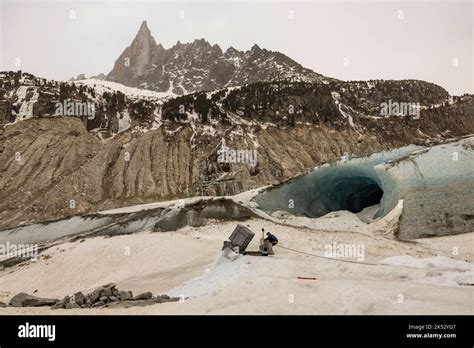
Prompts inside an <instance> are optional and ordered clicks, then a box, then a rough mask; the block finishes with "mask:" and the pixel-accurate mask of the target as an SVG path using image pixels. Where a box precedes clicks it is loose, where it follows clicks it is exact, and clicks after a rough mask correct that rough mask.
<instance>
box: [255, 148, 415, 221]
mask: <svg viewBox="0 0 474 348" xmlns="http://www.w3.org/2000/svg"><path fill="white" fill-rule="evenodd" d="M415 149H418V147H416V146H414V145H409V146H406V147H403V148H399V149H395V150H392V151H385V152H378V153H373V154H371V155H369V156H365V157H358V158H353V159H350V160H348V161H342V160H339V161H335V162H332V163H326V164H323V165H320V166H318V167H316V168H314V170H313V171H311V172H309V173H308V174H306V175H304V176H301V177H298V178H295V179H293V180H290V181H289V182H286V183H283V184H281V185H279V186H276V187H272V188H270V189H268V190H266V191H263V192H262V193H260V194H258V195H257V196H256V197H255V198H254V201H255V202H256V203H258V206H259V209H261V210H263V211H266V212H267V213H270V214H271V213H273V212H274V211H287V212H289V213H291V214H293V215H303V216H307V217H310V218H318V217H321V216H323V215H326V214H328V213H330V212H333V211H339V210H347V211H350V212H352V213H359V212H361V211H362V210H364V208H367V207H370V206H374V205H377V204H379V203H380V208H379V211H378V212H377V213H376V216H379V217H381V216H384V215H385V214H386V213H387V212H388V211H389V210H390V209H392V208H393V204H395V201H396V199H395V198H396V195H395V193H396V190H397V188H396V187H395V186H394V184H393V183H392V182H391V180H390V179H387V177H386V176H384V174H383V173H384V170H377V169H376V168H377V167H378V165H381V164H383V163H387V162H388V161H391V160H393V159H397V158H400V157H403V156H406V155H407V154H408V153H410V152H413V151H414V150H415ZM379 175H382V177H384V180H383V181H382V179H381V177H379Z"/></svg>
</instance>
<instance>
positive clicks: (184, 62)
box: [107, 21, 332, 95]
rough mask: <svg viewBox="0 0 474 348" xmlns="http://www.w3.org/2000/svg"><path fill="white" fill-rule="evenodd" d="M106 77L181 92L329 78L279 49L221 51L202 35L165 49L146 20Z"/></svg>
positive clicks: (148, 87) (230, 48) (130, 83)
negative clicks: (152, 32) (275, 50)
mask: <svg viewBox="0 0 474 348" xmlns="http://www.w3.org/2000/svg"><path fill="white" fill-rule="evenodd" d="M107 79H108V80H110V81H114V82H118V83H121V84H124V85H126V86H129V87H139V88H144V89H149V90H153V91H157V92H170V93H174V94H178V95H181V94H187V93H192V92H198V91H203V90H215V89H219V88H224V87H230V86H239V85H244V84H248V83H252V82H258V81H273V80H285V79H291V80H298V81H324V82H327V81H330V80H332V79H330V78H326V77H324V76H322V75H320V74H317V73H315V72H314V71H312V70H310V69H306V68H304V67H302V66H301V65H300V64H298V63H297V62H295V61H294V60H292V59H291V58H289V57H288V56H286V55H284V54H283V53H280V52H273V51H270V50H266V49H264V48H261V47H260V46H259V45H257V44H254V45H253V46H252V47H251V48H250V50H247V51H239V50H237V49H235V48H234V47H232V46H231V47H229V48H228V49H227V50H226V51H225V52H223V51H222V49H221V47H220V46H219V45H217V44H213V45H212V44H210V43H209V42H208V41H207V40H206V39H205V38H199V39H195V40H194V41H193V42H189V43H182V42H181V41H180V40H178V41H177V43H176V44H175V45H174V46H172V47H171V48H169V49H165V48H163V46H162V45H161V44H159V43H158V44H157V43H156V42H155V39H154V38H153V36H152V34H151V32H150V30H149V29H148V25H147V22H146V21H143V22H142V24H141V26H140V29H139V30H138V33H137V35H136V36H135V38H134V40H133V41H132V43H131V44H130V46H128V47H127V48H126V49H125V50H124V52H123V53H122V54H121V55H120V57H119V58H118V59H117V60H116V61H115V64H114V68H113V69H112V71H111V72H110V73H109V74H108V76H107Z"/></svg>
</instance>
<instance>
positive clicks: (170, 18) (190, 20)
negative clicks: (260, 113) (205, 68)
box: [0, 0, 474, 94]
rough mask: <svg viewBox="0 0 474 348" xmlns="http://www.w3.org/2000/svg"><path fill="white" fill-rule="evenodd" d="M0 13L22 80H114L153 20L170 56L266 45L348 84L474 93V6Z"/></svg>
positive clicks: (122, 6) (108, 5)
mask: <svg viewBox="0 0 474 348" xmlns="http://www.w3.org/2000/svg"><path fill="white" fill-rule="evenodd" d="M0 4H1V5H0V6H1V7H0V11H1V12H0V20H1V32H0V49H1V53H0V59H1V60H0V69H1V70H18V68H17V67H15V58H16V57H19V58H20V62H21V66H20V69H21V70H23V71H27V72H31V73H33V74H35V75H39V76H43V77H48V78H54V79H69V78H70V77H72V76H76V75H78V74H80V73H85V74H86V75H87V76H90V75H94V74H98V73H101V72H102V73H105V74H107V73H108V72H109V71H110V70H111V69H112V66H113V63H114V61H115V59H116V58H117V57H118V56H119V55H120V53H121V52H122V51H123V50H124V49H125V47H127V46H128V45H129V44H130V42H131V41H132V40H133V38H134V36H135V35H136V32H137V31H138V28H139V27H140V24H141V22H142V20H147V22H148V27H149V28H150V30H151V32H152V34H153V36H154V38H155V40H156V41H157V42H161V43H162V44H163V46H164V47H165V48H169V47H171V46H172V45H173V44H175V43H176V42H177V41H178V40H180V41H181V42H189V41H193V40H194V39H195V38H205V39H206V40H207V41H209V42H210V43H211V44H215V43H217V44H218V45H219V46H221V48H222V49H223V50H225V49H227V48H228V47H229V46H233V47H235V48H237V49H239V50H247V49H250V47H251V46H252V45H253V44H254V43H257V44H258V45H259V46H260V47H263V48H267V49H270V50H275V51H280V52H282V53H284V54H286V55H288V56H290V57H291V58H293V59H294V60H296V61H297V62H299V63H301V64H302V65H303V66H305V67H308V68H310V69H312V70H314V71H316V72H318V73H321V74H324V75H327V76H330V77H336V78H339V79H343V80H367V79H404V78H414V79H421V80H426V81H430V82H434V83H437V84H439V85H441V86H442V87H444V88H446V89H447V90H448V91H449V92H450V93H452V94H462V93H474V77H473V65H474V62H473V59H474V58H473V51H474V48H473V47H474V25H473V17H474V9H473V8H474V6H473V1H471V0H466V1H462V0H460V1H457V0H447V1H388V2H387V1H350V2H347V1H346V2H342V1H318V2H289V1H278V2H276V1H260V2H254V1H247V2H236V1H234V2H231V1H218V2H217V1H212V2H210V1H208V2H204V1H193V2H189V1H179V2H178V1H175V2H163V1H85V0H83V1H42V0H36V1H22V0H15V1H13V0H0ZM71 11H74V13H73V14H74V16H75V18H71V17H74V16H71V14H72V13H71ZM180 11H184V19H180V18H179V13H180ZM290 11H293V12H292V13H293V14H294V18H293V19H290V18H289V17H291V13H290ZM400 11H402V12H400ZM400 17H403V19H400ZM344 57H347V58H348V63H349V64H348V66H344ZM456 61H457V66H454V65H456V64H453V63H455V62H456Z"/></svg>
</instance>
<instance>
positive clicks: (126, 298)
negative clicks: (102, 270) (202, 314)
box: [9, 284, 179, 309]
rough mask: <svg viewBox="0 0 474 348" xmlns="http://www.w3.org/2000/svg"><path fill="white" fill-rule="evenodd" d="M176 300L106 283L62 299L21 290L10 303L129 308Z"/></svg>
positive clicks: (65, 307) (25, 305)
mask: <svg viewBox="0 0 474 348" xmlns="http://www.w3.org/2000/svg"><path fill="white" fill-rule="evenodd" d="M175 301H179V297H170V296H168V295H158V296H156V297H155V296H153V294H152V293H151V292H149V291H148V292H144V293H142V294H139V295H137V296H133V293H132V292H131V291H122V290H119V289H117V287H116V285H115V284H106V285H103V286H101V287H99V288H97V289H95V290H94V291H92V292H91V293H89V294H86V295H84V293H82V292H81V291H78V292H76V293H74V294H71V295H68V296H66V297H64V298H63V299H62V300H58V299H48V298H40V297H36V296H33V295H29V294H27V293H24V292H21V293H19V294H17V295H15V296H13V297H12V299H11V300H10V302H9V305H10V306H12V307H36V306H51V309H60V308H61V309H73V308H97V307H110V308H128V307H133V306H147V305H151V304H155V303H163V302H175Z"/></svg>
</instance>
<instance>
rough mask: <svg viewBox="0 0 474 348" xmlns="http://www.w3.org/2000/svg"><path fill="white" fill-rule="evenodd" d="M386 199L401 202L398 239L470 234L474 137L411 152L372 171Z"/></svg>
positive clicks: (385, 204) (389, 204)
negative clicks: (401, 200)
mask: <svg viewBox="0 0 474 348" xmlns="http://www.w3.org/2000/svg"><path fill="white" fill-rule="evenodd" d="M375 169H376V171H377V174H378V176H379V178H380V180H381V183H382V186H383V188H384V192H387V193H388V194H387V199H385V200H384V201H383V202H382V205H383V207H384V208H385V211H388V210H389V209H390V208H392V207H394V206H395V204H397V201H398V200H399V199H403V202H404V203H403V213H402V216H401V220H400V225H399V232H398V237H399V238H402V239H411V238H418V237H427V236H441V235H450V234H459V233H467V232H474V137H471V138H466V139H462V140H460V141H458V142H454V143H450V144H443V145H438V146H434V147H432V148H427V149H424V150H421V151H417V152H414V153H412V154H410V155H409V156H406V157H402V158H399V159H397V160H393V161H389V162H387V163H383V164H380V165H378V166H376V167H375Z"/></svg>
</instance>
